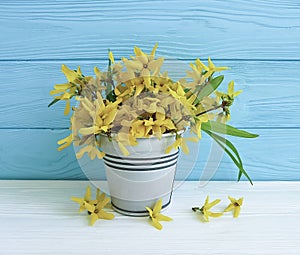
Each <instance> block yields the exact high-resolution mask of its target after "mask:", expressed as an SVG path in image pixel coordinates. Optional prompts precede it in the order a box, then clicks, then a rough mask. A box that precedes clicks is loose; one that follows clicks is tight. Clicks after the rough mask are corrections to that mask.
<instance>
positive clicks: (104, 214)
mask: <svg viewBox="0 0 300 255" xmlns="http://www.w3.org/2000/svg"><path fill="white" fill-rule="evenodd" d="M97 215H98V218H99V219H105V220H112V219H113V218H115V215H114V214H112V213H109V212H106V211H104V210H100V212H98V213H97Z"/></svg>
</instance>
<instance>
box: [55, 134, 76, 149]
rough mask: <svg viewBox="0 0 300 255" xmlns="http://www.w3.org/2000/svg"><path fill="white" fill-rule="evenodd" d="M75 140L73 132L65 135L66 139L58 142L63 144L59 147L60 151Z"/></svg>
mask: <svg viewBox="0 0 300 255" xmlns="http://www.w3.org/2000/svg"><path fill="white" fill-rule="evenodd" d="M72 141H73V134H72V133H71V134H70V135H69V136H67V137H65V138H64V139H61V140H59V141H58V142H57V144H58V145H61V146H60V147H58V148H57V150H58V151H61V150H63V149H65V148H67V147H68V146H70V145H71V144H72Z"/></svg>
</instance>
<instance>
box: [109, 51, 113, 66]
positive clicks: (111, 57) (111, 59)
mask: <svg viewBox="0 0 300 255" xmlns="http://www.w3.org/2000/svg"><path fill="white" fill-rule="evenodd" d="M108 58H109V60H110V61H111V63H112V64H114V63H115V58H114V55H113V53H112V52H111V51H109V54H108Z"/></svg>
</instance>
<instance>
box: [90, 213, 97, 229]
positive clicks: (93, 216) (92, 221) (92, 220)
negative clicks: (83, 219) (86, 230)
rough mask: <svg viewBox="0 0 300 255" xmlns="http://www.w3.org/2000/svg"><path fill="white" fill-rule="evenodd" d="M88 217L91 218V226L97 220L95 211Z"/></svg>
mask: <svg viewBox="0 0 300 255" xmlns="http://www.w3.org/2000/svg"><path fill="white" fill-rule="evenodd" d="M90 218H91V221H90V225H91V226H93V225H94V224H95V222H96V221H97V220H98V215H97V214H96V213H92V214H91V216H90Z"/></svg>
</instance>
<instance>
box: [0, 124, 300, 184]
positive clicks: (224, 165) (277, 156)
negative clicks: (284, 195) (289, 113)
mask: <svg viewBox="0 0 300 255" xmlns="http://www.w3.org/2000/svg"><path fill="white" fill-rule="evenodd" d="M252 131H253V132H256V133H259V134H260V137H259V138H257V139H252V140H245V139H232V141H234V143H235V144H236V146H237V147H238V149H239V151H240V154H241V157H242V158H243V161H244V164H245V169H246V170H247V171H248V173H249V174H250V175H251V177H252V178H253V180H300V171H299V164H300V155H299V150H297V148H298V146H299V142H300V129H289V130H286V129H270V130H269V129H267V130H252ZM66 135H67V131H57V130H54V131H53V130H0V141H1V143H0V179H84V178H85V175H84V174H83V172H82V171H81V169H80V167H79V165H78V163H77V161H76V159H75V156H74V150H73V148H72V147H69V148H68V149H66V150H64V151H62V152H58V151H56V147H57V146H56V141H57V140H58V139H61V138H63V137H64V136H66ZM193 148H196V147H193ZM211 148H212V146H211V140H210V139H208V138H207V137H206V136H204V138H203V140H201V142H200V147H199V155H198V156H197V160H196V161H195V167H194V170H193V171H192V172H191V173H190V169H188V168H187V167H190V166H191V162H189V161H193V158H192V157H193V155H195V152H193V153H194V154H191V155H190V156H187V157H182V160H181V161H180V163H179V165H178V177H179V178H187V177H188V180H199V178H201V175H202V171H203V168H204V166H205V164H206V162H207V160H208V156H209V155H210V151H211ZM213 151H215V150H213ZM213 160H214V161H215V162H217V163H218V158H217V157H213ZM94 169H96V168H94ZM85 171H86V170H85ZM210 171H212V172H210ZM210 171H206V172H205V173H206V176H211V175H214V176H213V179H214V180H235V179H236V176H237V170H236V168H235V166H234V164H233V163H232V162H231V161H230V160H229V158H228V157H227V156H226V155H224V157H223V158H222V161H221V164H220V167H219V169H218V170H217V172H216V173H215V169H214V168H210ZM214 173H215V174H214ZM91 175H92V173H91V172H89V176H91ZM93 176H96V177H101V178H104V170H103V163H101V164H100V166H99V168H98V169H96V173H95V172H94V175H93Z"/></svg>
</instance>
